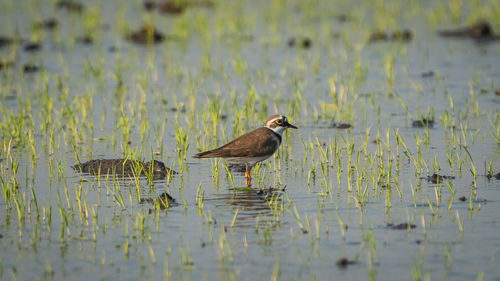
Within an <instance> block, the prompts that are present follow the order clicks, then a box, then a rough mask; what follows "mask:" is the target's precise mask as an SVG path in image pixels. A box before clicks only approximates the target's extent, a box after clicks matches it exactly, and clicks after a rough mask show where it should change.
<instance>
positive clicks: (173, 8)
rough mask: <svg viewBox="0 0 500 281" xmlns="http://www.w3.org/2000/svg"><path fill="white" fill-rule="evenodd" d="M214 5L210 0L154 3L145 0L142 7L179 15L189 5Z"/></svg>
mask: <svg viewBox="0 0 500 281" xmlns="http://www.w3.org/2000/svg"><path fill="white" fill-rule="evenodd" d="M214 6H215V5H214V2H212V1H164V2H161V3H158V4H155V3H154V2H152V1H147V2H145V3H144V9H146V10H147V11H151V10H154V9H155V8H156V9H158V10H159V11H160V12H161V13H163V14H167V15H179V14H182V13H183V12H184V11H185V10H187V8H191V7H201V8H212V7H214Z"/></svg>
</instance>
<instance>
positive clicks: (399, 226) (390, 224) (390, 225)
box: [387, 222, 417, 230]
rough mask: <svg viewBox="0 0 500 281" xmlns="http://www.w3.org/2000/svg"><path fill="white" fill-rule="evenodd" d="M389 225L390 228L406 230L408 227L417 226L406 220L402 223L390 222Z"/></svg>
mask: <svg viewBox="0 0 500 281" xmlns="http://www.w3.org/2000/svg"><path fill="white" fill-rule="evenodd" d="M387 227H389V228H390V229H395V230H406V229H412V228H415V227H417V226H416V225H414V224H411V223H406V222H405V223H400V224H393V223H388V224H387Z"/></svg>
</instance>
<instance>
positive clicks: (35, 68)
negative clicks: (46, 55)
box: [23, 64, 40, 73]
mask: <svg viewBox="0 0 500 281" xmlns="http://www.w3.org/2000/svg"><path fill="white" fill-rule="evenodd" d="M38 70H40V68H39V67H38V66H36V65H34V64H25V65H24V66H23V71H24V72H26V73H33V72H37V71H38Z"/></svg>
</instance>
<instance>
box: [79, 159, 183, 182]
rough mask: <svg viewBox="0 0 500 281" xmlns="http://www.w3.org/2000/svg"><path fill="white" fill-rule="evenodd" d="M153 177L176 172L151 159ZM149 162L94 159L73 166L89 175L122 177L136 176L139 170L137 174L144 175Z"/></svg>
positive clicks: (149, 164) (161, 176) (148, 168)
mask: <svg viewBox="0 0 500 281" xmlns="http://www.w3.org/2000/svg"><path fill="white" fill-rule="evenodd" d="M153 161H154V162H153V171H152V172H153V177H154V179H163V178H165V177H166V176H167V175H168V174H170V175H172V174H176V172H175V171H173V170H172V169H170V168H167V167H165V164H164V163H163V162H160V161H156V160H153ZM150 168H151V162H146V163H144V162H141V161H133V160H125V159H95V160H89V161H87V162H85V163H81V164H76V165H74V166H73V169H75V170H76V171H77V172H81V173H86V174H91V175H107V174H115V175H118V176H124V177H133V176H136V174H137V172H138V171H139V170H140V174H139V176H145V175H146V172H148V171H150ZM136 171H137V172H136Z"/></svg>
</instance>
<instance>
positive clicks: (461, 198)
mask: <svg viewBox="0 0 500 281" xmlns="http://www.w3.org/2000/svg"><path fill="white" fill-rule="evenodd" d="M458 200H460V201H462V202H465V201H466V200H467V197H465V196H460V197H459V198H458Z"/></svg>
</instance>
